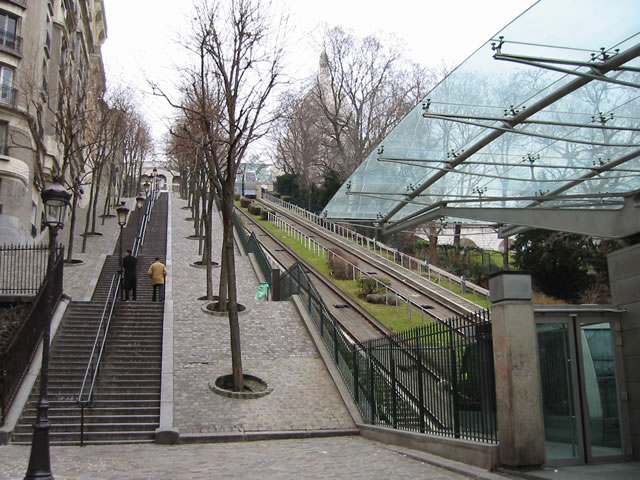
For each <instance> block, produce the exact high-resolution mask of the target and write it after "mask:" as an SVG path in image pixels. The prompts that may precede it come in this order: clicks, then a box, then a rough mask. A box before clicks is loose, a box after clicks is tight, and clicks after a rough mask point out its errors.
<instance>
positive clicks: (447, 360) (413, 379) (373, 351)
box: [281, 264, 497, 443]
mask: <svg viewBox="0 0 640 480" xmlns="http://www.w3.org/2000/svg"><path fill="white" fill-rule="evenodd" d="M293 294H298V295H299V296H300V297H301V299H302V300H303V302H304V304H305V307H306V309H307V311H308V312H309V315H310V317H311V318H312V320H313V322H314V324H315V326H316V328H317V330H318V332H319V334H320V336H321V338H322V340H323V342H324V344H325V346H326V348H327V350H328V352H329V354H330V355H331V356H332V358H333V360H334V362H335V363H336V366H337V368H338V370H339V371H340V374H341V376H342V378H343V379H344V381H345V383H346V385H347V388H348V389H349V391H350V392H351V395H352V396H353V399H354V401H355V403H356V405H357V406H358V409H359V410H360V413H361V415H362V417H363V419H364V421H365V422H366V423H369V424H373V425H378V426H384V427H389V428H395V429H399V430H408V431H414V432H421V433H428V434H435V435H441V436H446V437H454V438H461V439H465V440H472V441H477V442H484V443H496V442H497V432H496V413H495V412H496V407H495V380H494V373H493V354H492V340H491V322H490V319H489V313H488V312H480V313H478V314H474V315H469V316H467V317H460V318H452V319H450V320H449V322H448V325H445V324H440V323H434V324H431V325H426V326H422V327H418V328H414V329H411V330H407V331H405V332H402V333H399V334H397V335H394V336H388V337H382V338H379V339H375V340H371V341H368V342H365V343H359V342H357V341H355V340H354V339H352V338H349V337H348V336H347V335H346V334H345V333H344V332H343V330H342V329H341V327H340V324H339V322H338V320H337V319H336V318H335V317H334V316H333V315H332V314H331V313H330V312H329V310H328V309H327V308H326V306H325V305H324V303H323V301H322V298H321V297H320V295H319V294H318V292H317V291H316V289H315V288H314V287H313V284H312V283H311V282H310V280H309V278H308V276H307V275H306V273H305V272H304V268H302V267H301V265H300V264H295V265H293V266H292V267H291V268H290V269H289V270H288V271H287V272H285V273H284V274H283V275H282V279H281V298H283V299H286V298H288V297H289V296H291V295H293Z"/></svg>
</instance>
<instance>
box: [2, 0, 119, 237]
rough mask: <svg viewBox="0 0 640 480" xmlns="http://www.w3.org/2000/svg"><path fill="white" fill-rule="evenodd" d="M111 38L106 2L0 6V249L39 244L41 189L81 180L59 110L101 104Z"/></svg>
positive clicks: (36, 1) (32, 0)
mask: <svg viewBox="0 0 640 480" xmlns="http://www.w3.org/2000/svg"><path fill="white" fill-rule="evenodd" d="M106 32H107V29H106V20H105V15H104V0H0V244H3V243H16V242H19V243H29V242H32V241H34V240H36V239H38V238H39V236H40V234H41V231H42V228H43V227H42V225H41V217H42V202H41V199H40V191H41V189H42V187H43V185H44V186H46V185H47V184H48V183H49V182H50V181H51V177H52V175H58V174H60V173H61V172H62V173H63V174H64V175H65V177H66V178H67V181H72V179H73V176H74V175H77V174H78V173H79V172H78V170H77V168H75V167H78V166H79V165H80V164H81V163H82V162H80V161H79V160H72V161H71V162H70V160H69V153H68V152H69V148H67V149H66V150H65V148H64V144H63V141H62V140H63V137H64V135H63V134H61V133H60V130H61V129H60V127H61V122H60V111H61V109H62V108H63V105H64V104H65V102H68V101H71V102H72V103H73V102H76V103H77V104H82V105H84V106H85V107H86V109H87V111H89V112H90V111H91V106H92V105H95V104H96V102H99V101H101V100H100V99H101V96H102V93H103V92H104V88H105V76H104V66H103V63H102V56H101V52H100V48H101V45H102V44H103V43H104V41H105V39H106ZM56 113H57V114H58V115H57V114H56ZM89 121H90V118H89ZM65 151H66V152H67V154H66V155H65ZM84 154H88V153H86V152H82V151H77V149H76V150H74V153H73V155H75V156H79V155H84ZM63 163H67V164H69V163H71V168H64V169H63V168H62V167H63Z"/></svg>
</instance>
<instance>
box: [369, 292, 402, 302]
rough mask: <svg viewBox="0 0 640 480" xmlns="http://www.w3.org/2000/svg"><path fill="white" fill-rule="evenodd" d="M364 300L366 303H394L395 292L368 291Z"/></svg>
mask: <svg viewBox="0 0 640 480" xmlns="http://www.w3.org/2000/svg"><path fill="white" fill-rule="evenodd" d="M365 300H366V301H367V302H368V303H375V304H378V305H395V304H396V300H397V299H396V295H395V293H391V292H389V293H387V294H386V295H385V294H379V293H370V294H368V295H367V296H366V297H365Z"/></svg>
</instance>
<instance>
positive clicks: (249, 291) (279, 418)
mask: <svg viewBox="0 0 640 480" xmlns="http://www.w3.org/2000/svg"><path fill="white" fill-rule="evenodd" d="M171 200H172V201H171V215H172V218H171V224H172V225H171V228H172V238H171V245H172V249H173V250H172V258H173V268H172V270H173V271H172V272H170V275H173V278H172V281H173V306H174V308H173V317H174V327H173V331H174V337H173V339H174V345H173V348H174V364H173V365H174V428H175V429H177V430H178V431H179V432H180V434H181V435H184V434H199V433H220V432H225V433H226V432H268V431H286V430H326V429H352V428H355V426H354V424H353V421H352V420H351V417H350V415H349V413H348V411H347V409H346V407H345V406H344V404H343V402H342V400H341V397H340V396H339V394H338V391H337V389H336V387H335V385H334V383H333V381H332V380H331V377H330V376H329V374H328V373H327V371H326V368H325V366H324V363H323V362H322V359H321V358H320V356H319V354H318V352H317V350H316V347H315V345H314V344H313V343H312V341H311V339H310V338H309V335H308V334H307V332H306V330H305V327H304V325H303V323H302V321H301V320H300V318H299V316H298V313H297V311H296V310H295V307H294V305H293V303H292V302H265V301H256V300H255V299H254V296H255V292H256V288H257V286H258V280H257V278H256V276H255V273H254V271H253V268H252V266H251V263H250V261H249V258H248V257H247V256H240V255H236V271H237V276H238V281H237V285H238V292H239V302H240V303H241V304H243V305H245V306H246V307H247V310H246V311H245V312H243V313H242V314H241V316H240V333H241V339H242V362H243V369H244V373H246V374H251V375H255V376H258V377H260V378H261V379H263V380H264V381H266V382H267V383H268V384H269V386H271V387H273V391H272V392H271V393H270V394H269V395H267V396H265V397H263V398H259V399H254V400H240V401H239V400H235V399H230V398H227V397H222V396H220V395H217V394H215V393H213V392H212V391H211V390H210V388H209V383H210V382H213V381H214V380H215V379H216V378H217V377H218V376H220V375H225V374H230V373H231V350H230V346H229V343H230V342H229V326H228V320H227V318H226V317H217V316H213V315H210V314H207V313H205V312H204V311H203V310H202V307H203V306H204V305H205V304H206V303H207V302H203V301H198V300H197V298H198V297H201V296H204V295H206V271H205V270H204V269H201V268H195V267H192V266H190V264H191V263H193V262H195V261H197V260H201V256H200V255H198V241H196V240H190V239H187V238H186V237H187V236H189V235H193V233H194V231H193V223H192V222H190V221H186V220H185V218H187V217H188V216H189V215H190V212H189V211H188V210H183V209H182V207H184V206H186V204H187V202H186V201H184V200H179V199H178V197H177V195H174V196H173V197H172V199H171ZM213 231H214V237H215V238H214V244H213V252H214V260H216V261H218V262H219V261H220V257H219V252H220V246H221V242H222V224H221V221H220V217H219V216H218V215H217V214H214V218H213ZM218 280H219V271H215V272H214V286H215V290H214V292H215V294H217V289H218Z"/></svg>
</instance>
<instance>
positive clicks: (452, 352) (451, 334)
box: [449, 326, 460, 438]
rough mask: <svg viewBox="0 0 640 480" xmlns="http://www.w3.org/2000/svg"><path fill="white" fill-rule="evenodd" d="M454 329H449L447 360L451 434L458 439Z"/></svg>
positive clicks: (458, 418)
mask: <svg viewBox="0 0 640 480" xmlns="http://www.w3.org/2000/svg"><path fill="white" fill-rule="evenodd" d="M454 335H455V332H454V328H453V326H451V327H449V350H450V352H449V356H450V357H449V358H450V362H451V395H452V396H453V405H452V406H453V433H454V435H455V438H460V407H459V402H458V365H457V360H456V349H455V339H454Z"/></svg>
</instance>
